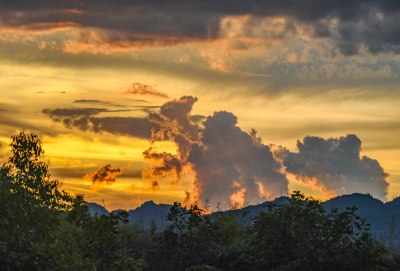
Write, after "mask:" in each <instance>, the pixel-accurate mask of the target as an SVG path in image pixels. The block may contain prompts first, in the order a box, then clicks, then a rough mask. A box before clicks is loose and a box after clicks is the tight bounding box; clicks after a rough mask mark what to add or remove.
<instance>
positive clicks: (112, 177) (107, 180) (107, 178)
mask: <svg viewBox="0 0 400 271" xmlns="http://www.w3.org/2000/svg"><path fill="white" fill-rule="evenodd" d="M121 174H122V171H121V169H120V168H112V166H111V165H110V164H107V165H105V166H104V167H102V168H100V169H99V170H98V171H97V172H93V173H88V174H86V175H85V176H84V179H86V180H90V181H91V182H92V185H94V186H101V185H104V184H106V185H112V184H113V183H115V182H116V181H117V177H118V176H119V175H121Z"/></svg>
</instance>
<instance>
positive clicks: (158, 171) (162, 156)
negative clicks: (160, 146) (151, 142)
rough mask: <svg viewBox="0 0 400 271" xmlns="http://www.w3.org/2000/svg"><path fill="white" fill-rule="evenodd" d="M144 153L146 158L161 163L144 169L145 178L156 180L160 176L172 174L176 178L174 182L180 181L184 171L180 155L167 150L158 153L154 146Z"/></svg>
mask: <svg viewBox="0 0 400 271" xmlns="http://www.w3.org/2000/svg"><path fill="white" fill-rule="evenodd" d="M143 155H144V158H145V159H147V160H150V161H153V162H156V163H158V164H159V165H157V166H154V167H152V168H150V169H146V170H143V172H142V176H143V177H144V178H146V179H152V180H156V179H158V178H160V177H166V176H171V175H172V176H173V178H175V181H174V182H175V183H178V182H179V180H180V178H181V172H182V163H181V161H180V159H179V158H178V156H176V155H173V154H171V153H167V152H162V153H156V152H153V151H152V148H149V149H148V150H146V151H144V152H143ZM157 186H158V183H157Z"/></svg>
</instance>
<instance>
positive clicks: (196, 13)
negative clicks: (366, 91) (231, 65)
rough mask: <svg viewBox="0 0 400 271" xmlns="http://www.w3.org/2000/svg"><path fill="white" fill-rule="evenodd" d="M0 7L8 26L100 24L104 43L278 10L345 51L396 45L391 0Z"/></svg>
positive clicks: (396, 5)
mask: <svg viewBox="0 0 400 271" xmlns="http://www.w3.org/2000/svg"><path fill="white" fill-rule="evenodd" d="M0 10H1V11H0V14H1V24H3V25H4V26H8V27H24V28H26V29H31V30H43V29H46V28H49V29H51V28H62V27H86V28H93V29H100V30H104V31H105V32H106V33H107V42H109V43H113V42H116V43H119V42H121V41H122V40H131V41H137V42H139V43H143V44H149V45H151V44H153V43H157V44H170V43H175V42H185V41H190V40H192V39H195V40H199V39H200V40H204V39H213V38H217V37H218V35H219V34H220V26H219V23H220V20H221V18H222V17H224V16H230V15H232V16H235V15H252V16H254V17H282V16H283V17H289V18H292V19H294V20H295V21H297V22H300V23H305V24H308V25H311V26H312V27H313V28H314V35H315V36H317V37H330V38H332V39H333V42H334V43H335V44H336V45H337V46H338V48H339V49H340V50H341V52H342V53H343V54H345V55H351V54H356V53H357V52H358V51H359V50H360V48H362V47H365V48H366V49H367V50H369V51H370V52H372V53H378V52H395V53H397V52H399V51H400V49H399V45H400V38H399V35H398V33H399V30H400V26H399V25H400V24H399V19H400V17H399V16H400V14H399V13H400V2H399V1H395V0H365V1H359V0H336V1H332V0H319V1H315V0H301V1H299V0H282V1H274V0H255V1H246V0H221V1H212V0H193V1H185V0H174V1H160V0H149V1H128V0H119V1H106V0H99V1H67V0H61V1H50V0H41V1H29V0H20V1H2V3H0ZM332 20H333V21H334V23H332ZM332 27H334V29H333V28H332Z"/></svg>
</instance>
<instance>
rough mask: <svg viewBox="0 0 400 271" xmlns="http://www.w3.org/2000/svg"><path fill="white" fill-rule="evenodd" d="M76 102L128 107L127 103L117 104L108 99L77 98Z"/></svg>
mask: <svg viewBox="0 0 400 271" xmlns="http://www.w3.org/2000/svg"><path fill="white" fill-rule="evenodd" d="M74 103H75V104H98V105H103V106H111V107H127V106H125V105H121V104H116V103H113V102H108V101H101V100H85V99H84V100H75V101H74Z"/></svg>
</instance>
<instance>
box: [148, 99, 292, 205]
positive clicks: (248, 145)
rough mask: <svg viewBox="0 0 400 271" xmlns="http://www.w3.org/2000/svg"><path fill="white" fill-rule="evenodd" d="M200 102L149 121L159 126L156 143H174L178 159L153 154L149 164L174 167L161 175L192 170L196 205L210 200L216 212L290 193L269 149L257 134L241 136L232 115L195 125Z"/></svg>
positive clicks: (182, 103) (174, 104)
mask: <svg viewBox="0 0 400 271" xmlns="http://www.w3.org/2000/svg"><path fill="white" fill-rule="evenodd" d="M196 101H197V98H195V97H191V96H184V97H182V98H180V99H177V100H173V101H170V102H167V103H165V104H164V105H163V106H161V108H160V111H159V112H158V113H155V112H154V113H152V114H151V115H150V120H151V121H153V122H155V123H157V124H158V128H156V129H155V130H154V133H153V140H154V141H157V140H172V141H174V142H175V143H176V145H177V154H176V155H172V154H168V153H158V154H155V153H152V154H151V157H150V158H152V157H153V156H154V157H156V158H158V159H159V160H161V161H162V162H165V158H166V157H168V158H170V159H171V160H170V161H173V163H171V164H172V165H169V166H167V167H166V166H164V167H162V169H163V170H167V171H168V172H172V173H174V172H176V171H177V170H181V169H182V168H183V167H186V166H188V167H190V168H191V170H192V172H193V173H194V175H195V176H194V178H195V183H194V185H195V188H194V191H193V193H191V198H192V200H193V199H195V198H197V199H198V200H200V201H201V202H202V203H206V201H208V200H210V201H211V205H212V207H214V208H215V207H216V206H218V205H219V206H221V207H222V208H228V207H230V206H242V205H243V204H245V203H256V202H260V201H263V200H265V199H267V198H268V199H270V198H275V197H277V196H279V195H280V192H281V191H283V192H284V193H286V192H287V190H288V181H287V179H286V176H285V175H284V174H283V173H282V165H281V164H280V163H279V161H278V160H276V159H275V157H274V155H273V153H272V152H271V149H270V147H269V146H267V145H264V144H262V143H261V141H260V140H259V139H258V138H257V137H256V134H255V132H254V131H253V133H252V134H249V133H246V132H244V131H242V130H241V129H240V128H239V127H238V126H237V119H236V117H235V116H234V115H233V114H232V113H229V112H216V113H214V114H213V115H212V116H209V117H207V119H206V120H205V121H204V123H203V124H202V126H199V125H198V124H196V123H194V122H193V121H191V118H192V116H191V111H192V107H193V105H194V103H195V102H196ZM148 156H149V153H148V152H145V157H146V158H149V157H148ZM148 170H152V169H148ZM178 172H180V171H178ZM162 173H163V176H165V175H166V172H164V171H163V172H162Z"/></svg>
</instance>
